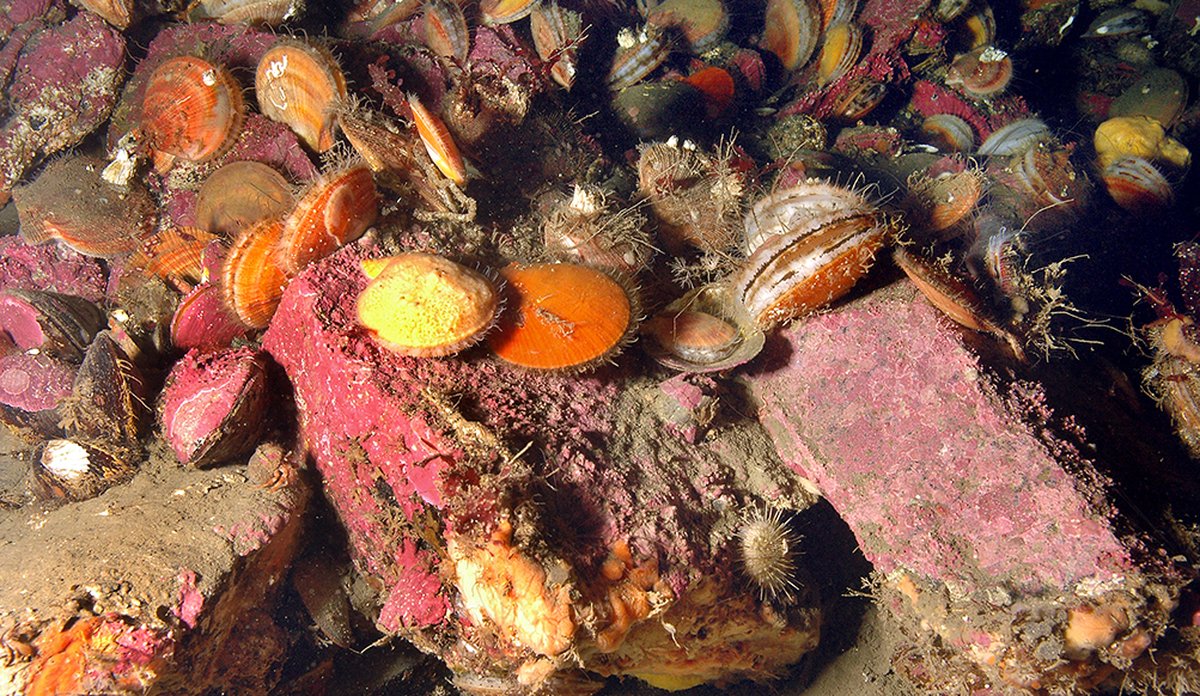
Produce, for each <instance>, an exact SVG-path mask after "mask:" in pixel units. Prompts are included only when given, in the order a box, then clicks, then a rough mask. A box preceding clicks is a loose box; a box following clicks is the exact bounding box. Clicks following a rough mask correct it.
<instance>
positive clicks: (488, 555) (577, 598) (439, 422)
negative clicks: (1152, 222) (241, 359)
mask: <svg viewBox="0 0 1200 696" xmlns="http://www.w3.org/2000/svg"><path fill="white" fill-rule="evenodd" d="M379 253H380V252H379V251H378V250H373V249H371V248H370V247H368V246H366V245H365V244H356V245H351V246H348V247H345V248H344V249H343V250H341V251H339V252H338V253H336V254H335V255H333V256H332V257H330V258H328V259H325V260H323V261H321V262H319V263H316V264H314V265H313V266H311V267H310V268H309V269H308V270H306V271H305V272H304V273H302V274H301V275H300V276H299V277H297V278H296V279H295V280H294V281H292V283H291V285H289V287H288V289H287V291H286V292H285V293H284V297H283V300H282V302H281V304H280V307H279V310H278V311H277V312H276V314H275V318H274V319H273V320H272V323H271V326H270V328H269V329H268V330H267V332H266V334H265V335H264V338H263V346H264V348H265V349H266V350H267V351H269V352H270V353H271V354H272V356H273V357H274V358H275V359H276V361H277V362H279V363H280V364H281V365H282V366H283V367H284V369H285V370H286V372H287V374H288V376H289V377H290V378H291V381H292V386H293V388H294V393H295V400H296V405H297V410H298V411H299V416H300V422H301V428H302V431H303V439H304V442H305V444H306V446H307V447H308V448H309V451H310V454H311V456H312V458H313V460H314V461H315V463H316V466H317V469H318V471H319V472H320V474H321V479H322V485H323V487H324V493H325V496H326V497H327V498H328V499H329V500H330V502H331V504H332V505H333V507H334V509H335V510H336V511H337V514H338V517H339V519H340V520H341V522H342V524H343V526H344V527H345V528H346V532H347V535H348V537H349V540H350V545H351V548H352V552H353V555H354V557H355V560H356V564H355V565H356V567H357V568H359V569H360V570H361V572H363V573H364V574H365V575H366V576H367V579H368V581H369V584H370V586H372V587H375V588H378V590H377V592H378V595H379V596H378V602H379V605H380V607H381V610H380V614H379V617H378V619H377V625H378V626H379V627H380V628H381V629H382V630H384V631H387V632H388V633H393V634H398V635H401V636H404V637H406V638H408V639H410V640H411V641H413V642H414V643H415V644H416V645H418V646H420V647H421V648H422V649H424V650H426V651H429V652H431V653H435V654H437V655H439V656H440V657H441V658H442V659H444V660H445V661H446V662H447V663H448V664H449V665H450V666H451V667H452V668H453V669H454V670H455V671H456V672H457V673H459V674H460V675H467V676H466V677H463V678H464V679H467V680H470V679H473V678H474V679H482V678H484V677H485V676H486V675H495V674H509V675H514V674H516V675H523V676H521V679H522V680H524V681H523V682H522V683H521V688H533V687H536V686H537V685H539V684H541V685H543V686H547V687H548V688H550V686H551V685H553V684H555V683H556V682H555V680H557V679H559V678H566V675H570V674H573V673H575V672H577V670H578V668H579V667H580V666H582V668H583V669H585V670H590V671H594V672H598V673H600V674H604V675H608V674H626V675H636V676H641V677H643V678H646V679H648V680H651V681H653V682H654V683H658V684H660V685H666V686H672V687H675V688H682V687H686V686H691V685H695V684H698V683H702V682H706V681H714V680H726V679H736V678H739V677H752V678H765V677H766V676H767V675H766V672H768V671H771V670H774V669H780V668H782V666H783V665H786V664H789V663H791V662H793V661H794V660H795V659H797V658H798V657H799V656H800V655H801V654H803V653H804V652H805V651H807V650H808V649H810V648H811V647H812V645H813V644H814V643H815V640H816V637H817V636H816V632H815V631H816V623H815V621H816V618H817V610H816V609H815V608H814V607H813V604H812V603H813V602H814V601H815V599H814V598H813V597H811V596H809V595H807V594H802V596H798V597H797V598H796V599H797V601H796V603H794V604H792V605H791V606H789V607H787V608H786V610H783V611H781V612H780V613H778V614H774V616H775V619H772V620H774V621H777V623H771V621H769V620H768V619H765V618H764V614H763V612H764V611H766V612H767V615H768V616H769V615H771V610H767V609H764V608H763V606H762V604H761V603H760V602H761V600H760V593H759V591H758V590H757V588H755V587H754V586H752V585H751V584H750V583H748V581H747V580H746V579H745V577H744V576H743V575H742V574H741V571H740V570H738V565H737V564H736V563H732V562H731V561H730V559H731V558H732V554H734V553H735V552H736V550H735V547H736V546H737V543H736V534H735V530H736V529H737V525H738V524H739V523H740V521H741V520H742V518H743V515H745V514H746V511H747V510H748V509H749V508H753V507H755V506H756V505H759V504H761V503H762V502H764V501H766V500H770V501H771V504H773V505H776V506H779V507H781V508H784V509H787V508H792V509H804V508H806V507H807V505H808V504H809V502H810V501H811V500H812V499H811V497H809V494H808V493H806V492H805V491H804V490H803V488H802V487H801V486H800V482H799V481H798V480H797V479H796V477H795V476H794V475H791V474H790V472H788V471H787V470H786V469H785V468H783V467H782V465H781V463H780V462H778V461H777V460H775V459H774V457H773V455H771V447H770V444H769V442H768V441H767V440H766V437H765V434H764V433H763V432H762V431H761V430H759V429H757V426H756V425H755V424H753V423H752V422H750V421H747V420H745V419H741V420H740V421H739V422H737V423H729V424H726V427H725V428H722V430H721V432H720V433H715V432H714V433H712V434H710V436H709V437H708V438H706V439H705V440H704V441H703V442H701V443H699V444H695V445H693V444H690V443H688V442H687V441H686V440H685V439H683V438H682V437H679V436H677V435H675V434H674V433H673V432H672V431H671V430H669V429H668V428H667V427H666V425H665V424H664V422H663V420H662V418H661V417H660V416H658V415H657V414H656V413H655V410H654V407H653V406H652V403H651V402H652V401H653V400H654V398H656V397H655V395H656V394H657V393H661V392H659V389H658V385H657V383H656V382H655V381H654V380H651V379H648V378H644V377H636V376H635V374H634V372H633V371H632V370H627V369H622V368H620V367H608V368H605V369H603V370H601V371H598V372H596V373H594V374H591V375H582V376H580V375H560V374H538V373H533V372H529V371H524V370H520V369H518V368H515V367H512V366H509V365H507V364H505V363H502V362H501V361H499V360H497V359H494V358H491V357H490V356H488V355H487V354H486V353H485V352H484V350H483V349H482V348H476V349H474V350H471V351H467V352H466V353H464V354H462V355H460V356H456V357H454V358H445V359H419V358H409V357H403V356H398V355H395V354H392V353H389V352H388V351H386V350H385V349H383V348H381V347H380V346H379V345H377V344H375V343H374V342H373V341H372V340H371V338H370V337H369V336H368V335H367V334H366V333H365V332H363V331H362V330H361V329H360V328H359V327H358V326H357V325H356V320H355V298H356V297H357V296H358V294H359V292H361V290H362V289H363V288H364V287H365V286H366V283H367V278H366V276H365V275H364V274H363V272H362V271H361V269H360V261H361V259H363V258H364V257H365V256H366V255H368V254H374V255H378V254H379ZM630 359H631V360H632V359H634V358H633V357H632V356H631V357H630ZM752 481H754V482H755V483H754V484H753V486H752V483H751V482H752ZM801 514H802V513H801ZM514 588H515V589H514ZM651 606H654V607H656V609H655V611H656V613H655V615H654V617H653V618H650V617H649V614H648V610H649V608H650V607H651ZM659 612H661V613H659ZM585 617H590V618H585ZM664 626H671V627H672V629H674V630H672V631H671V632H668V629H665V628H664ZM674 631H678V635H674ZM684 636H686V640H685V639H684ZM676 638H678V642H676ZM472 675H474V676H472ZM513 680H514V682H513V683H512V684H507V682H506V686H505V688H508V687H511V688H518V686H519V685H518V684H517V683H516V677H513Z"/></svg>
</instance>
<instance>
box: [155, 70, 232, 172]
mask: <svg viewBox="0 0 1200 696" xmlns="http://www.w3.org/2000/svg"><path fill="white" fill-rule="evenodd" d="M245 111H246V109H245V104H244V103H243V101H242V89H241V87H240V86H238V84H237V82H236V81H235V80H234V79H233V77H232V76H231V75H230V74H229V71H228V70H226V69H225V68H224V67H222V66H220V65H216V64H213V63H210V62H208V61H206V60H204V59H202V58H197V57H195V56H176V57H174V58H168V59H167V60H166V61H164V62H163V63H162V64H161V65H159V66H158V67H157V68H155V70H154V72H153V73H151V74H150V79H149V81H148V82H147V83H146V92H145V96H144V97H143V99H142V120H141V129H142V134H143V136H144V137H145V139H146V141H147V142H148V143H149V145H150V147H151V148H152V149H153V150H154V151H156V152H159V153H165V154H167V155H171V156H173V157H178V158H180V159H184V160H187V161H190V162H203V161H205V160H209V159H212V158H213V157H216V156H217V155H220V154H221V153H223V152H225V150H227V149H228V148H229V147H230V146H231V145H232V144H233V142H234V138H235V136H236V135H237V133H238V131H239V130H240V129H241V126H242V123H243V121H244V120H245V117H246V114H245Z"/></svg>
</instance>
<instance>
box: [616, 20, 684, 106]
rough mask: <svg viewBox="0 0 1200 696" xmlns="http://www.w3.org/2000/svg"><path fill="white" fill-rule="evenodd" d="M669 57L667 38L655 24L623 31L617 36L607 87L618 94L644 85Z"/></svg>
mask: <svg viewBox="0 0 1200 696" xmlns="http://www.w3.org/2000/svg"><path fill="white" fill-rule="evenodd" d="M670 54H671V44H670V41H669V40H668V37H667V35H666V34H665V33H664V32H663V31H662V30H661V29H659V28H658V27H656V26H654V25H653V24H647V25H645V26H643V27H642V28H641V29H638V30H636V31H635V30H633V29H630V28H628V27H626V28H625V29H622V30H621V31H620V32H618V34H617V52H616V54H614V55H613V62H612V67H610V68H609V70H608V86H609V87H610V88H612V89H614V90H618V89H624V88H626V87H629V86H631V85H635V84H637V83H639V82H641V81H642V80H643V79H644V78H645V77H646V76H647V75H649V74H650V73H652V72H654V70H655V69H656V68H657V67H658V66H660V65H662V64H663V61H665V60H666V59H667V56H669V55H670Z"/></svg>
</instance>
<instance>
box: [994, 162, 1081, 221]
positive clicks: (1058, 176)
mask: <svg viewBox="0 0 1200 696" xmlns="http://www.w3.org/2000/svg"><path fill="white" fill-rule="evenodd" d="M1013 159H1014V160H1015V161H1014V162H1013V163H1012V164H1010V165H1009V168H1010V169H1011V170H1012V171H1013V173H1014V174H1016V179H1017V181H1018V182H1019V183H1020V185H1021V186H1022V187H1023V188H1024V189H1025V192H1026V193H1027V194H1029V196H1030V197H1031V199H1032V201H1033V204H1034V206H1036V207H1039V208H1040V207H1043V206H1054V208H1055V212H1056V213H1073V212H1077V211H1078V210H1079V209H1080V208H1082V207H1083V205H1084V202H1085V201H1086V199H1087V195H1088V184H1087V181H1088V180H1087V177H1086V176H1084V175H1083V174H1082V173H1080V172H1078V171H1076V169H1075V166H1074V165H1073V164H1072V163H1071V157H1070V152H1069V151H1068V150H1065V149H1063V148H1053V149H1052V148H1048V147H1045V146H1040V147H1030V148H1028V149H1026V150H1025V153H1024V154H1023V155H1020V156H1019V157H1014V158H1013Z"/></svg>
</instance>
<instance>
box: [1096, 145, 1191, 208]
mask: <svg viewBox="0 0 1200 696" xmlns="http://www.w3.org/2000/svg"><path fill="white" fill-rule="evenodd" d="M1102 178H1103V179H1104V188H1105V189H1106V190H1107V191H1108V195H1109V196H1111V197H1112V199H1113V201H1115V202H1116V204H1117V205H1119V206H1121V207H1122V208H1124V209H1125V210H1127V211H1129V212H1131V213H1136V214H1149V213H1155V212H1161V211H1162V210H1164V209H1165V208H1168V207H1170V205H1171V204H1172V203H1173V202H1174V200H1175V192H1174V190H1172V188H1171V182H1169V181H1167V178H1166V177H1165V176H1163V174H1162V172H1160V171H1159V170H1158V168H1156V167H1155V166H1154V165H1153V164H1151V163H1150V161H1149V160H1147V159H1145V158H1144V157H1123V158H1121V159H1119V160H1117V161H1116V162H1113V163H1112V164H1110V165H1108V167H1106V168H1105V169H1104V174H1103V176H1102Z"/></svg>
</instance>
